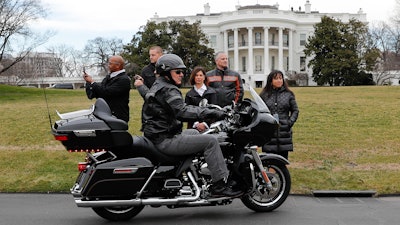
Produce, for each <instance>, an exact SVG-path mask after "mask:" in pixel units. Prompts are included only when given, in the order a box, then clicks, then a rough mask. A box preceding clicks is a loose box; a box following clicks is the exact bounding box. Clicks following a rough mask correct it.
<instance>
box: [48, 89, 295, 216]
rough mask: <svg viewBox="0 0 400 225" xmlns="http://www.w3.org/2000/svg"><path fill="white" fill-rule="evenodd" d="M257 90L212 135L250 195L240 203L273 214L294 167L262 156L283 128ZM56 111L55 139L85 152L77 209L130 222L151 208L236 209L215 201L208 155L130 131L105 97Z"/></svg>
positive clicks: (229, 109)
mask: <svg viewBox="0 0 400 225" xmlns="http://www.w3.org/2000/svg"><path fill="white" fill-rule="evenodd" d="M250 93H251V96H252V99H250V98H245V99H244V100H243V101H242V102H241V103H239V104H236V105H234V104H232V105H231V106H226V107H224V108H223V109H221V110H225V112H226V113H227V117H226V118H225V119H224V120H222V121H217V122H214V123H212V124H211V125H210V126H209V129H208V130H207V131H206V132H205V133H207V134H213V135H217V137H218V140H219V143H220V146H221V149H222V152H223V155H224V158H225V161H226V163H227V167H228V169H229V171H230V178H231V179H233V180H234V181H235V182H236V184H237V185H236V186H235V188H240V190H242V191H243V195H241V196H239V197H236V198H240V200H241V201H242V203H243V204H244V205H245V206H246V207H247V208H249V209H251V210H253V211H256V212H269V211H272V210H274V209H276V208H278V207H279V206H280V205H281V204H282V203H283V202H284V201H285V200H286V198H287V196H288V195H289V192H290V187H291V179H290V173H289V171H288V169H287V165H288V164H289V162H288V161H287V160H286V159H285V158H283V157H281V156H279V155H276V154H266V153H263V152H260V151H259V148H258V146H262V145H264V144H265V143H267V142H268V141H269V140H270V137H271V136H272V134H273V132H274V131H275V130H276V129H277V127H278V126H279V123H278V121H277V120H276V119H275V118H274V117H273V116H272V115H271V114H270V111H269V109H268V107H267V106H266V105H265V103H264V102H263V101H262V99H261V98H260V97H259V96H258V95H257V93H256V92H255V91H254V89H252V88H251V87H250ZM208 107H210V106H208ZM57 114H58V116H59V117H60V120H58V121H56V122H55V123H54V125H53V126H52V133H53V135H54V137H55V139H56V140H58V141H61V143H62V144H63V145H64V146H65V148H66V149H67V150H68V151H69V152H86V158H85V161H83V162H79V163H78V170H79V175H78V177H77V179H76V182H75V184H74V185H73V186H72V188H71V189H70V192H71V194H72V196H73V197H74V200H75V203H76V205H77V206H78V207H90V208H92V209H93V210H94V212H95V213H96V214H98V215H99V216H101V217H103V218H105V219H107V220H111V221H123V220H129V219H131V218H133V217H134V216H136V215H137V214H138V213H140V212H141V211H142V210H143V208H144V207H145V206H152V207H160V206H167V207H168V208H171V209H173V208H180V207H196V206H216V205H229V204H230V203H232V201H233V199H234V198H232V197H213V196H212V194H211V193H210V186H211V184H212V180H211V176H210V171H209V169H208V167H207V163H206V162H205V159H204V157H203V156H202V154H200V153H199V154H194V155H187V156H182V157H175V156H169V155H165V154H163V153H161V152H159V151H157V149H156V147H155V146H154V145H153V144H152V143H151V142H150V141H149V140H148V139H147V138H145V137H143V136H132V135H131V134H129V132H128V131H127V130H128V125H127V123H126V122H125V121H123V120H120V119H117V118H115V117H113V116H112V114H111V110H110V108H109V106H108V105H107V103H106V102H105V101H104V100H103V99H101V98H99V99H97V100H96V102H95V104H94V105H93V106H92V107H91V108H90V109H87V110H79V111H74V112H69V113H63V114H61V113H59V112H57ZM199 135H201V134H199Z"/></svg>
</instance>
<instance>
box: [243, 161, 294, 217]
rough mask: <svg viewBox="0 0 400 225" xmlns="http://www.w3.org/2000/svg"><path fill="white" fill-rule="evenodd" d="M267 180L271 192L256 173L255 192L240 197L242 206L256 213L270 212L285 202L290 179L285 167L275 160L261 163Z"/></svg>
mask: <svg viewBox="0 0 400 225" xmlns="http://www.w3.org/2000/svg"><path fill="white" fill-rule="evenodd" d="M263 165H264V168H265V169H266V171H267V174H268V178H269V179H270V180H271V183H272V187H273V188H272V190H268V189H267V188H266V187H265V185H264V180H263V178H262V175H261V173H260V172H259V171H256V172H255V173H256V174H255V175H256V180H257V181H256V190H255V191H253V192H252V193H249V194H246V195H244V196H242V198H241V200H242V202H243V204H244V205H245V206H246V207H247V208H249V209H252V210H254V211H256V212H270V211H272V210H274V209H276V208H278V207H279V206H280V205H282V203H283V202H284V201H285V200H286V198H287V196H288V195H289V192H290V186H291V179H290V173H289V170H288V169H287V167H286V165H285V164H283V163H282V162H279V161H277V160H269V161H268V163H266V162H265V161H263Z"/></svg>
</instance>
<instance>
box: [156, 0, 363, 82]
mask: <svg viewBox="0 0 400 225" xmlns="http://www.w3.org/2000/svg"><path fill="white" fill-rule="evenodd" d="M304 6H305V7H304V10H303V11H302V10H301V7H299V9H298V10H297V9H288V10H280V9H279V5H278V4H276V5H273V6H269V5H259V4H257V5H251V6H236V11H231V12H221V13H210V5H209V4H208V3H207V4H205V5H204V13H201V14H197V15H194V16H179V17H177V16H175V17H159V16H158V15H157V14H156V15H154V17H153V18H151V19H150V21H154V22H156V23H160V22H163V21H170V20H187V21H189V23H194V22H195V21H201V27H202V29H203V32H204V33H205V34H206V35H208V37H209V40H210V44H209V47H211V48H213V49H214V50H215V52H218V51H224V52H226V53H227V54H228V58H229V64H230V66H229V67H230V68H231V69H234V70H236V71H238V72H239V73H240V74H241V76H242V79H243V80H244V81H245V82H246V83H250V84H251V85H252V86H255V87H262V86H264V85H265V83H266V77H267V75H268V73H269V72H270V71H271V70H272V69H278V70H281V71H283V72H284V73H285V74H288V73H291V74H307V76H308V80H306V81H305V82H304V83H302V84H300V85H315V83H314V82H313V81H312V78H311V74H312V71H311V70H310V69H309V68H307V63H308V61H309V59H308V58H306V57H305V55H304V53H303V50H304V45H305V43H306V40H307V38H308V37H309V36H310V35H312V34H313V31H314V27H313V26H314V25H315V24H316V23H318V22H320V21H321V18H322V17H323V16H329V17H333V18H336V19H339V20H341V21H342V22H347V21H349V20H350V19H352V18H355V19H357V20H359V21H361V22H367V20H366V17H367V16H366V14H365V13H363V11H362V10H361V9H360V10H359V11H358V12H357V13H355V14H351V13H319V12H318V11H311V4H310V1H309V0H307V1H306V3H305V5H304Z"/></svg>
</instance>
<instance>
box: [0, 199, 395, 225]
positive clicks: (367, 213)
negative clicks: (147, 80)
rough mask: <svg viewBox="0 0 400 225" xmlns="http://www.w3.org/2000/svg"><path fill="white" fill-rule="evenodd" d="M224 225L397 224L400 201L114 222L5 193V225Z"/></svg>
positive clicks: (289, 205)
mask: <svg viewBox="0 0 400 225" xmlns="http://www.w3.org/2000/svg"><path fill="white" fill-rule="evenodd" d="M67 224H68V225H69V224H74V225H102V224H135V225H138V224H146V225H150V224H151V225H153V224H163V225H164V224H166V225H168V224H185V225H199V224H218V225H225V224H226V225H236V224H240V225H242V224H243V225H261V224H262V225H265V224H267V225H269V224H271V225H272V224H273V225H397V224H400V197H381V198H363V197H361V198H353V197H343V198H332V197H331V198H328V197H320V198H316V197H307V196H293V195H290V196H289V197H288V199H287V200H286V202H285V203H284V204H283V205H282V206H281V207H280V208H278V209H277V210H275V211H273V212H271V213H254V212H253V211H251V210H249V209H247V208H246V207H245V206H243V204H242V203H241V202H240V201H239V200H235V201H234V202H233V204H231V205H229V206H214V207H196V208H180V209H168V208H166V207H160V208H151V207H146V208H145V209H144V210H143V211H142V212H141V213H140V214H139V215H138V216H137V217H135V218H133V219H132V220H130V221H127V222H118V223H116V222H109V221H106V220H104V219H102V218H100V217H99V216H97V215H96V214H95V213H94V212H93V211H92V210H91V209H88V208H78V207H76V206H75V203H74V201H73V199H72V196H70V195H67V194H0V225H67Z"/></svg>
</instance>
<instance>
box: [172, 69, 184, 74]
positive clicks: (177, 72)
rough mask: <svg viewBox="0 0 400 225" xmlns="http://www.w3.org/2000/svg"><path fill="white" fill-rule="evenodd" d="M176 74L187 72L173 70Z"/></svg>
mask: <svg viewBox="0 0 400 225" xmlns="http://www.w3.org/2000/svg"><path fill="white" fill-rule="evenodd" d="M173 71H174V72H175V73H176V74H185V72H184V71H183V70H173Z"/></svg>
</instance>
